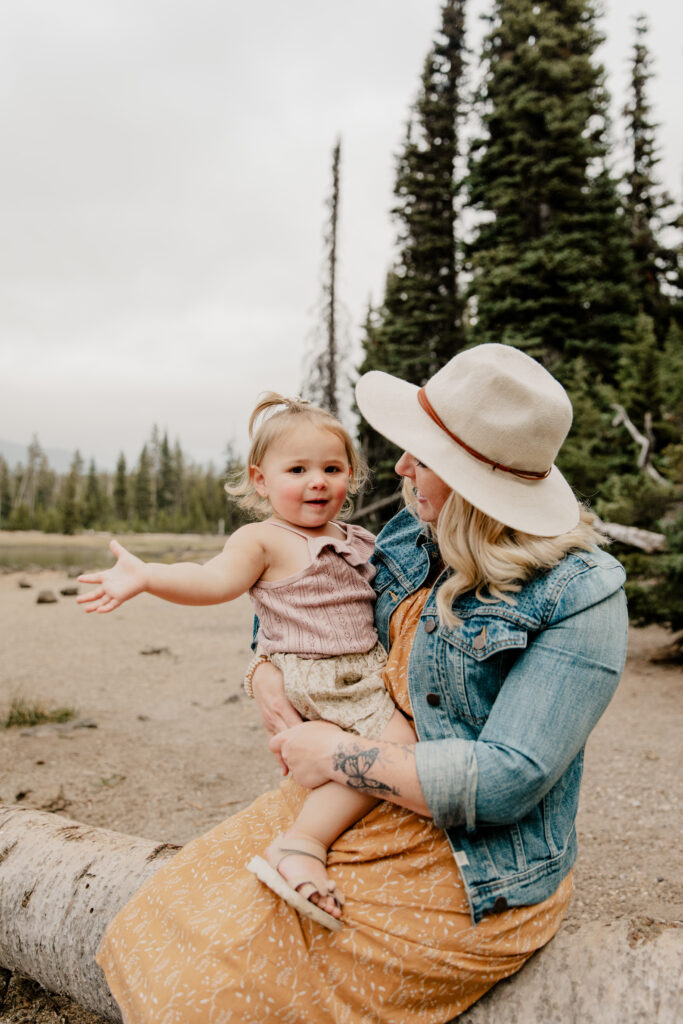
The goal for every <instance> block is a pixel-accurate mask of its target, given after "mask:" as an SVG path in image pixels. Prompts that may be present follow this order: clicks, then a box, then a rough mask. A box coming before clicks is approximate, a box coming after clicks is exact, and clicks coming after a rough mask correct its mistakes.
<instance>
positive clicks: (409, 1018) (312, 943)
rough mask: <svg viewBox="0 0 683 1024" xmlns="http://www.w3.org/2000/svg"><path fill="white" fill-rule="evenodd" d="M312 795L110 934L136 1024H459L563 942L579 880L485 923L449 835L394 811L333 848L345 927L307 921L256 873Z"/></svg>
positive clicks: (176, 871)
mask: <svg viewBox="0 0 683 1024" xmlns="http://www.w3.org/2000/svg"><path fill="white" fill-rule="evenodd" d="M426 593H427V592H426V591H420V592H418V593H417V594H415V595H413V597H412V598H409V599H407V600H406V601H404V602H403V604H401V606H400V607H399V608H398V609H397V611H396V612H395V614H394V616H393V620H392V639H394V636H395V637H396V639H395V642H394V644H393V646H392V649H391V654H390V656H389V663H388V666H387V670H386V673H385V683H386V686H387V689H388V690H389V692H390V693H391V695H392V697H393V699H394V701H395V702H396V704H397V705H398V706H399V707H400V708H401V709H402V710H403V711H404V712H405V713H406V714H410V707H409V704H408V693H407V669H408V656H409V653H410V646H411V642H412V635H413V632H414V628H415V626H416V624H417V622H418V620H419V614H420V609H421V607H422V604H423V602H424V600H425V597H426ZM306 796H307V790H305V789H302V788H301V787H299V786H297V785H296V783H294V782H292V781H291V780H289V779H285V780H284V782H283V783H282V785H281V786H280V788H279V789H277V790H275V791H273V792H270V793H266V794H265V795H263V796H261V797H260V798H259V799H257V800H256V801H255V802H254V803H253V804H252V805H251V806H250V807H248V808H247V809H246V810H244V811H242V812H240V813H239V814H237V815H235V816H234V817H232V818H230V819H228V820H227V821H226V822H224V823H222V824H221V825H218V826H217V827H216V828H214V829H213V830H212V831H211V832H209V833H208V834H207V835H205V836H202V837H201V838H199V839H196V840H194V841H193V842H191V843H189V844H188V846H186V847H185V848H184V849H183V850H181V851H180V853H178V855H177V856H176V857H175V858H174V859H173V860H172V861H171V862H170V863H169V864H167V865H166V866H165V867H163V868H162V869H161V870H160V871H159V872H157V874H156V875H154V876H153V877H152V878H151V879H150V880H149V881H148V882H147V883H146V884H145V885H144V886H143V887H142V888H141V889H140V890H139V891H138V892H137V893H136V894H135V896H133V898H132V899H131V900H130V902H129V903H128V904H127V905H126V906H125V907H124V908H123V910H122V911H121V912H120V913H119V914H118V916H117V917H116V918H115V919H114V921H113V922H112V923H111V924H110V926H109V928H108V929H107V932H106V934H105V937H104V940H103V942H102V945H101V947H100V950H99V952H98V957H97V959H98V963H99V964H100V966H101V967H102V968H103V969H104V971H105V974H106V976H107V981H108V982H109V985H110V987H111V990H112V993H113V994H114V997H115V998H116V1000H117V1002H118V1003H119V1005H120V1007H121V1010H122V1013H123V1017H124V1021H125V1022H126V1024H265V1022H269V1021H277V1022H282V1024H337V1022H338V1024H445V1022H447V1021H450V1020H451V1019H452V1018H453V1017H454V1016H456V1015H457V1014H458V1013H461V1012H462V1011H463V1010H465V1009H466V1008H467V1007H468V1006H470V1005H471V1004H472V1003H473V1002H475V1001H476V1000H477V999H478V998H479V997H480V996H481V995H483V993H484V992H486V991H487V990H488V989H489V988H491V986H492V985H494V984H495V983H496V982H497V981H499V980H500V979H501V978H505V977H507V976H509V975H510V974H513V973H514V972H515V971H517V970H519V968H520V967H521V966H522V964H523V963H524V962H525V961H526V960H527V959H528V958H529V957H530V956H531V954H532V953H533V952H534V951H535V950H537V949H539V948H540V947H541V946H543V945H545V943H546V942H548V940H549V939H551V938H552V936H553V935H554V934H555V932H556V931H557V929H558V927H559V924H560V921H561V920H562V918H563V916H564V914H565V912H566V909H567V906H568V903H569V898H570V894H571V875H568V876H567V877H566V878H565V879H564V880H563V881H562V882H561V883H560V886H559V888H558V889H557V890H556V892H555V893H554V894H553V895H552V896H551V897H549V898H548V899H546V900H545V901H544V902H542V903H538V904H536V905H533V906H525V907H516V908H511V909H508V910H504V911H502V912H501V913H496V914H491V915H488V916H486V917H484V919H483V920H482V921H480V922H479V924H477V925H476V926H475V925H473V924H472V920H471V917H470V909H469V906H468V903H467V899H466V895H465V890H464V887H463V884H462V881H461V878H460V872H459V869H458V867H457V865H456V863H455V861H454V858H453V853H452V851H451V848H450V846H449V843H448V840H447V838H446V835H445V833H444V832H443V831H441V830H439V829H437V828H435V826H434V825H433V823H432V822H431V820H429V819H427V818H422V817H419V816H418V815H416V814H414V813H412V812H410V811H407V810H405V809H403V808H401V807H397V806H395V805H393V804H390V803H380V804H379V805H378V806H377V807H375V808H374V809H373V810H372V811H371V812H370V813H369V814H368V815H367V816H366V817H365V818H363V819H362V820H361V821H360V822H358V824H356V825H355V826H354V827H353V828H351V829H349V830H348V831H347V832H345V833H344V834H343V835H342V836H341V837H340V838H339V839H338V840H337V841H336V842H335V843H334V845H333V846H332V849H331V850H330V856H329V861H328V865H329V873H330V876H331V877H332V878H333V879H334V881H335V882H336V883H337V885H338V887H339V889H340V890H341V891H342V892H343V893H344V895H345V897H346V902H345V904H344V910H343V921H344V927H343V928H342V929H341V930H340V931H339V932H330V931H328V930H327V929H325V928H323V927H321V926H319V925H317V924H315V923H314V922H313V921H311V920H309V919H308V918H300V917H299V916H298V914H297V913H296V911H294V910H293V909H292V908H291V907H289V906H288V905H287V904H286V903H284V902H283V901H281V900H280V899H278V897H277V896H276V895H275V894H274V893H273V892H271V890H270V889H268V888H267V887H266V886H263V885H261V883H260V882H259V881H258V880H257V879H256V878H255V877H254V876H253V875H251V874H250V873H249V872H248V871H247V870H246V867H245V865H246V863H247V861H248V860H249V859H250V858H251V857H252V856H253V855H254V854H256V853H261V852H262V850H263V848H264V846H265V845H266V844H267V842H268V841H269V840H270V839H271V838H273V837H275V836H276V835H279V834H280V833H281V832H283V831H284V830H285V829H287V828H289V827H290V825H291V824H292V823H293V821H294V819H295V818H296V816H297V814H298V812H299V809H300V807H301V805H302V803H303V801H304V800H305V798H306Z"/></svg>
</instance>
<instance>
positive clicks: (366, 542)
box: [309, 523, 375, 566]
mask: <svg viewBox="0 0 683 1024" xmlns="http://www.w3.org/2000/svg"><path fill="white" fill-rule="evenodd" d="M335 526H339V527H341V529H342V530H343V531H344V532H345V533H346V536H345V537H342V536H341V534H340V536H339V537H313V538H311V540H310V541H309V544H310V548H311V553H312V554H314V555H315V556H317V555H319V554H320V552H321V551H324V550H325V549H326V548H332V549H333V550H334V551H336V552H337V554H338V555H341V557H342V558H343V559H344V561H345V562H348V563H349V565H353V566H359V565H364V564H365V563H366V562H367V561H368V560H369V558H370V555H371V554H372V552H373V551H374V550H375V537H374V534H372V533H370V531H369V530H366V529H365V528H364V527H362V526H357V525H356V524H355V523H335Z"/></svg>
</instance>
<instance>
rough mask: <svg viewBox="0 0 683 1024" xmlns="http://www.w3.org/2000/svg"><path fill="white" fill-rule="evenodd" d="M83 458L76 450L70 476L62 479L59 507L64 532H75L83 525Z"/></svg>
mask: <svg viewBox="0 0 683 1024" xmlns="http://www.w3.org/2000/svg"><path fill="white" fill-rule="evenodd" d="M82 473H83V459H82V457H81V453H80V452H78V451H76V452H75V453H74V457H73V459H72V461H71V466H70V468H69V473H68V476H66V477H64V480H63V481H62V488H61V494H60V501H59V508H60V513H61V517H62V524H61V527H62V533H67V534H71V533H75V532H76V530H77V529H78V527H79V526H80V525H81V475H82Z"/></svg>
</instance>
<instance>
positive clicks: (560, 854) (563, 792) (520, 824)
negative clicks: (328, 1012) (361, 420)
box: [373, 509, 627, 923]
mask: <svg viewBox="0 0 683 1024" xmlns="http://www.w3.org/2000/svg"><path fill="white" fill-rule="evenodd" d="M437 556H438V552H437V548H436V545H435V544H434V543H433V541H431V540H430V538H429V535H428V534H427V532H426V530H425V529H424V527H423V525H422V524H421V523H420V522H419V521H418V520H416V519H415V517H414V516H413V515H412V513H411V512H410V511H408V510H407V509H406V510H403V511H402V512H400V513H399V514H398V515H397V516H395V517H394V518H393V519H392V520H391V522H390V523H389V524H388V525H387V526H386V527H385V528H384V530H382V532H381V534H380V535H379V537H378V538H377V547H376V550H375V554H374V555H373V562H374V564H375V566H376V568H377V576H376V578H375V588H376V590H377V607H376V613H375V620H376V624H377V629H378V632H379V637H380V640H381V641H382V643H383V644H384V645H385V647H387V649H388V648H389V636H388V634H389V620H390V618H391V615H392V613H393V611H394V610H395V608H396V607H397V606H398V605H399V603H400V602H401V601H402V600H403V599H404V598H405V597H407V596H408V595H409V594H412V593H414V592H415V591H416V590H417V589H419V588H420V587H421V586H423V585H424V583H425V580H426V579H427V577H428V574H429V569H430V563H431V560H432V559H434V558H436V557H437ZM445 578H446V574H445V573H443V574H442V575H441V576H439V578H438V579H437V580H436V582H435V583H434V586H433V587H432V589H431V591H430V594H429V597H428V599H427V602H426V604H425V606H424V609H423V611H422V616H421V621H420V624H419V626H418V629H417V632H416V635H415V640H414V643H413V647H412V651H411V656H410V664H409V672H408V688H409V693H410V700H411V704H412V708H413V714H414V716H415V728H416V731H417V735H418V740H419V742H418V743H417V746H416V748H415V757H416V766H417V773H418V778H419V780H420V784H421V786H422V790H423V793H424V797H425V800H426V802H427V805H428V807H429V809H430V811H431V813H432V816H433V819H434V823H435V825H437V826H438V827H440V828H443V829H445V831H446V835H447V836H448V839H449V842H450V844H451V847H452V850H453V853H454V856H455V860H456V862H457V864H458V865H459V867H460V870H461V873H462V877H463V880H464V884H465V888H466V892H467V897H468V901H469V905H470V911H471V914H472V920H473V921H474V923H476V922H477V921H479V920H480V919H481V918H482V916H483V915H484V914H487V913H490V912H492V911H493V912H498V911H501V910H504V909H506V908H507V907H508V906H520V905H523V904H533V903H540V902H541V901H542V900H544V899H546V898H548V897H549V896H551V895H552V893H553V892H554V891H555V890H556V888H557V886H558V885H559V883H560V881H561V880H562V879H563V878H564V876H565V875H566V874H567V873H568V872H569V870H570V869H571V867H572V865H573V863H574V861H575V859H576V853H577V840H576V829H575V819H576V811H577V806H578V799H579V785H580V782H581V771H582V765H583V748H584V745H585V743H586V740H587V739H588V736H589V734H590V732H591V730H592V729H593V727H594V726H595V724H596V722H597V721H598V719H599V718H600V716H601V714H602V713H603V711H604V710H605V708H606V707H607V704H608V703H609V700H610V698H611V697H612V694H613V693H614V690H615V688H616V686H617V683H618V681H619V678H620V676H621V672H622V669H623V666H624V660H625V656H626V632H627V615H626V600H625V596H624V592H623V582H624V578H625V574H624V570H623V569H622V567H621V565H620V564H619V563H618V562H617V561H616V560H615V559H614V558H612V557H611V556H610V555H608V554H606V553H605V552H604V551H601V550H599V549H597V548H595V549H593V550H591V551H589V552H578V553H572V554H570V555H567V556H566V557H565V558H564V559H563V560H562V561H561V562H560V563H559V564H558V565H557V566H555V567H554V568H553V569H551V570H550V571H548V572H545V573H542V574H539V575H538V576H536V577H535V578H534V579H533V580H531V581H530V582H528V583H526V584H525V585H524V586H523V587H522V589H521V591H520V592H519V593H518V594H516V595H514V598H515V603H514V604H507V603H506V602H503V601H496V602H493V603H489V602H488V601H487V602H482V601H480V600H478V599H477V598H476V597H475V596H474V593H472V592H469V593H467V594H464V595H461V596H460V597H459V598H457V600H456V602H455V604H454V610H455V611H456V612H457V615H458V617H459V618H461V619H462V620H463V621H462V625H460V626H458V627H453V628H452V627H448V626H442V625H441V624H440V622H439V619H438V614H437V609H436V590H437V589H438V587H439V585H440V583H442V582H443V581H444V579H445Z"/></svg>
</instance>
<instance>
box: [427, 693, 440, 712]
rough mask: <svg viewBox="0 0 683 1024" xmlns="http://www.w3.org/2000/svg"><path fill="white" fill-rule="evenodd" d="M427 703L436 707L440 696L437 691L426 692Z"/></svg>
mask: <svg viewBox="0 0 683 1024" xmlns="http://www.w3.org/2000/svg"><path fill="white" fill-rule="evenodd" d="M427 703H428V704H430V705H431V706H432V707H433V708H438V706H439V704H440V703H441V697H439V695H438V693H428V694H427Z"/></svg>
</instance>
